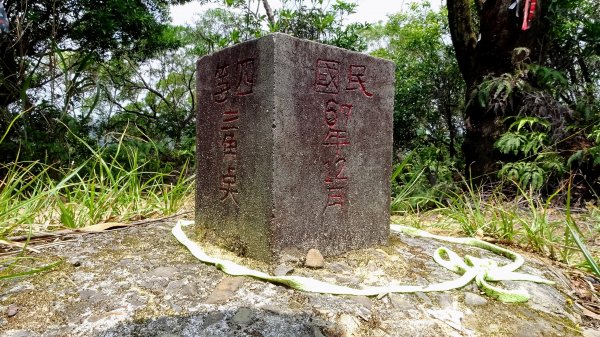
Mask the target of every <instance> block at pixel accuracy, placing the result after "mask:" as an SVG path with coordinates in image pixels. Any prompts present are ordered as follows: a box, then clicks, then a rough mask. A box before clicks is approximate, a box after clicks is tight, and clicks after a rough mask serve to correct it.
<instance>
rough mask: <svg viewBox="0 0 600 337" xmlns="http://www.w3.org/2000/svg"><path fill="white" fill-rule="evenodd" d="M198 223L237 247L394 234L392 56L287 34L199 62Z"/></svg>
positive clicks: (341, 245) (274, 249)
mask: <svg viewBox="0 0 600 337" xmlns="http://www.w3.org/2000/svg"><path fill="white" fill-rule="evenodd" d="M197 78H198V86H197V90H198V115H197V123H198V127H197V172H196V189H197V190H196V223H197V224H199V225H201V228H202V231H203V233H204V234H205V235H208V236H209V238H210V239H213V240H216V241H218V242H217V243H219V244H221V245H225V246H226V247H227V248H229V249H232V250H234V251H236V252H237V253H238V254H240V255H243V256H248V257H252V258H256V259H260V260H266V261H269V260H273V259H275V258H277V257H278V255H279V254H281V253H282V252H285V251H286V250H288V249H291V250H296V251H297V250H300V251H303V252H306V251H308V250H309V249H310V248H316V249H318V250H319V251H320V252H321V253H323V255H326V256H327V255H337V254H340V253H343V252H345V251H348V250H351V249H357V248H365V247H369V246H373V245H378V244H385V243H386V242H387V237H388V233H389V222H390V220H389V206H390V174H391V167H392V111H393V97H394V64H393V63H392V62H390V61H387V60H383V59H378V58H374V57H371V56H368V55H365V54H361V53H356V52H351V51H347V50H344V49H340V48H336V47H332V46H327V45H322V44H319V43H314V42H310V41H306V40H301V39H297V38H293V37H290V36H288V35H284V34H271V35H268V36H265V37H263V38H260V39H257V40H253V41H249V42H245V43H242V44H239V45H236V46H233V47H230V48H227V49H224V50H221V51H219V52H217V53H215V54H212V55H209V56H205V57H202V58H201V59H200V60H198V63H197Z"/></svg>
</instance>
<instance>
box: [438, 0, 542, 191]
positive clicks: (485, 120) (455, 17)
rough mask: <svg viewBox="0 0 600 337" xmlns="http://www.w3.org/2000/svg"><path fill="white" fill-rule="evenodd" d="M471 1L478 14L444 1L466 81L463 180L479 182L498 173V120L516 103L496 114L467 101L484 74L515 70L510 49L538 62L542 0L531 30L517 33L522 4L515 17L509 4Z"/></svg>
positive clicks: (460, 2)
mask: <svg viewBox="0 0 600 337" xmlns="http://www.w3.org/2000/svg"><path fill="white" fill-rule="evenodd" d="M475 2H476V3H475V10H476V11H477V12H476V13H472V11H471V8H472V7H471V6H470V1H469V0H448V21H449V24H450V33H451V35H452V43H453V45H454V48H455V51H456V58H457V61H458V65H459V68H460V71H461V73H462V76H463V79H464V80H465V83H466V93H465V95H466V99H465V102H468V105H467V107H466V111H465V117H466V120H465V126H466V134H465V141H464V143H463V153H464V155H465V164H466V167H465V170H466V172H465V173H466V175H467V177H471V178H474V179H476V180H478V181H482V180H486V179H485V178H486V177H489V178H493V176H492V175H493V174H494V173H495V172H496V171H497V170H498V169H499V160H500V159H501V155H500V153H499V152H498V151H497V150H495V149H494V143H495V141H496V140H497V139H498V137H499V136H500V135H501V134H502V133H504V132H505V127H504V125H503V120H504V119H505V117H506V116H514V115H516V114H517V112H518V105H516V106H512V107H511V106H508V107H507V108H506V110H504V112H503V115H500V114H499V113H498V112H497V111H496V112H494V111H491V110H490V109H488V107H482V106H481V105H480V104H479V103H478V102H477V100H476V99H472V95H473V92H474V91H475V90H476V89H477V86H478V85H479V84H480V83H481V82H482V81H483V80H484V77H485V76H487V75H493V76H499V75H501V74H504V73H512V72H513V71H514V70H515V65H514V64H513V63H512V54H513V50H514V49H515V48H518V47H524V48H528V49H529V50H530V54H529V58H530V59H531V60H537V58H538V56H539V53H540V46H541V45H542V44H543V42H542V41H541V39H542V37H543V29H544V27H543V26H544V24H543V21H541V19H543V13H542V11H541V10H540V7H541V6H540V5H543V4H541V0H538V3H537V9H536V16H535V19H534V20H533V21H532V23H531V28H530V29H528V30H525V31H523V30H521V25H522V20H523V7H524V5H525V1H524V0H523V1H521V2H520V6H518V8H517V9H516V10H517V11H518V14H519V17H517V16H516V12H515V11H514V10H509V6H510V5H511V3H512V2H513V0H486V1H483V0H475ZM476 22H477V24H475V23H476ZM475 27H478V30H476V28H475ZM511 109H512V110H511Z"/></svg>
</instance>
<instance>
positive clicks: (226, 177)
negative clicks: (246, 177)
mask: <svg viewBox="0 0 600 337" xmlns="http://www.w3.org/2000/svg"><path fill="white" fill-rule="evenodd" d="M220 190H221V191H222V192H223V196H222V197H221V201H222V202H223V201H225V200H227V199H228V198H231V200H232V201H233V203H234V204H235V205H236V206H237V205H238V202H237V199H236V197H237V195H238V190H237V186H236V176H235V167H233V166H231V165H229V166H228V167H227V173H225V174H223V175H222V176H221V188H220Z"/></svg>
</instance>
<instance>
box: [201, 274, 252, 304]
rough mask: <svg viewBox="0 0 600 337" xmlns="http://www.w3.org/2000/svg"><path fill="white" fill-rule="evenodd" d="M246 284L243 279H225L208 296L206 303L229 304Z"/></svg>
mask: <svg viewBox="0 0 600 337" xmlns="http://www.w3.org/2000/svg"><path fill="white" fill-rule="evenodd" d="M243 283H244V278H243V277H225V278H223V280H221V282H220V283H219V284H217V287H216V288H215V290H214V291H213V292H212V294H210V295H209V296H208V298H207V299H206V301H205V303H209V304H218V303H224V302H227V300H228V299H229V298H230V297H231V296H233V294H234V293H235V292H236V291H237V290H238V289H239V288H240V287H241V286H242V284H243Z"/></svg>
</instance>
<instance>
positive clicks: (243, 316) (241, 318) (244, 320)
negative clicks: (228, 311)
mask: <svg viewBox="0 0 600 337" xmlns="http://www.w3.org/2000/svg"><path fill="white" fill-rule="evenodd" d="M232 319H233V321H234V322H235V323H237V324H239V325H246V324H248V323H250V322H251V321H252V310H251V309H249V308H239V309H238V311H237V312H236V313H235V315H234V316H233V318H232Z"/></svg>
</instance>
